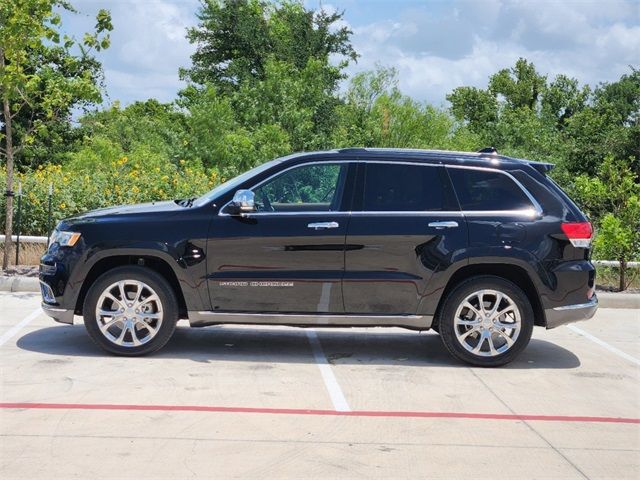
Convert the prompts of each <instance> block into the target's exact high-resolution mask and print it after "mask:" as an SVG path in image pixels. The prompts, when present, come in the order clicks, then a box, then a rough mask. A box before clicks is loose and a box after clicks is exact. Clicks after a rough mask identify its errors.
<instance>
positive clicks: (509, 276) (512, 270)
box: [434, 263, 547, 327]
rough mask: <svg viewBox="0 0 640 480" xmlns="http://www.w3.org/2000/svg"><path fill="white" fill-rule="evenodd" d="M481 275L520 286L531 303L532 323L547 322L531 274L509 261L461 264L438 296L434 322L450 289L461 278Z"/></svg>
mask: <svg viewBox="0 0 640 480" xmlns="http://www.w3.org/2000/svg"><path fill="white" fill-rule="evenodd" d="M482 275H492V276H495V277H500V278H504V279H505V280H509V281H510V282H512V283H514V284H515V285H517V286H518V287H519V288H521V289H522V291H523V292H524V293H525V295H526V296H527V298H528V299H529V302H530V303H531V308H532V309H533V315H534V324H535V325H536V326H542V327H544V326H546V324H547V322H546V317H545V314H544V308H543V307H542V302H541V301H540V295H539V292H538V289H537V288H536V285H535V283H534V282H533V280H532V279H531V276H530V275H529V273H528V272H527V271H526V270H525V269H524V268H523V267H520V266H518V265H514V264H509V263H475V264H470V265H465V266H462V267H460V268H459V269H458V270H456V271H455V272H454V273H453V274H452V275H451V277H450V278H449V281H448V282H447V285H446V286H445V288H444V291H443V292H442V296H441V297H440V301H439V302H438V307H437V308H436V313H435V315H434V324H436V323H437V322H438V321H439V320H438V318H439V314H440V311H441V309H442V307H443V305H444V302H445V299H446V298H447V296H448V295H449V293H450V292H451V290H453V289H454V288H455V287H456V286H457V285H458V284H459V283H460V282H461V281H463V280H466V279H468V278H471V277H477V276H482Z"/></svg>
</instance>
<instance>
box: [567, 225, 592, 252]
mask: <svg viewBox="0 0 640 480" xmlns="http://www.w3.org/2000/svg"><path fill="white" fill-rule="evenodd" d="M562 231H563V232H564V234H565V235H566V236H567V238H568V239H569V241H570V242H571V245H573V246H574V247H581V248H589V247H590V246H591V235H593V229H592V228H591V223H590V222H573V223H563V224H562Z"/></svg>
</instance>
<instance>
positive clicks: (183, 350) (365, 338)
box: [17, 325, 580, 369]
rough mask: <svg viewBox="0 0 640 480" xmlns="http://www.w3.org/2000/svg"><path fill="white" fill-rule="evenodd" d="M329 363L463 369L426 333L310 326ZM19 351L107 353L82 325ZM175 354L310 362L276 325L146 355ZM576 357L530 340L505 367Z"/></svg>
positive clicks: (205, 333) (206, 334) (570, 361)
mask: <svg viewBox="0 0 640 480" xmlns="http://www.w3.org/2000/svg"><path fill="white" fill-rule="evenodd" d="M315 331H316V332H317V335H318V338H319V339H320V343H321V345H322V349H323V350H324V353H325V355H326V358H327V360H328V361H329V363H331V364H334V365H343V364H350V365H397V366H401V365H408V366H432V367H437V366H441V367H466V366H467V365H465V364H463V363H461V362H458V361H457V360H455V359H454V358H453V357H452V356H451V355H449V353H448V352H447V351H446V350H445V348H444V346H443V345H442V343H441V341H440V339H439V338H438V335H437V334H435V333H432V332H429V333H416V332H410V331H407V332H398V331H397V330H394V331H385V329H382V328H375V329H374V328H372V329H369V330H367V331H364V332H363V331H362V330H359V331H350V330H347V329H345V330H334V329H332V330H322V329H315ZM17 346H18V347H19V348H21V349H23V350H28V351H32V352H38V353H44V354H49V355H65V356H79V357H105V356H106V357H108V356H109V355H108V354H106V353H104V352H103V351H101V350H100V349H99V348H98V347H97V346H95V345H94V344H93V342H92V341H91V340H90V339H89V337H88V336H87V333H86V331H85V329H84V326H83V325H74V326H63V325H60V326H53V327H47V328H42V329H40V330H35V331H32V332H29V333H27V334H25V335H23V336H22V337H21V338H19V339H18V342H17ZM146 358H148V359H157V360H162V359H166V358H177V359H185V360H191V361H195V362H201V363H209V362H215V361H225V362H233V361H236V362H271V363H314V362H315V359H314V356H313V353H312V351H311V348H310V346H309V342H308V340H307V337H306V333H305V330H304V329H295V328H282V327H267V328H265V327H259V328H251V327H236V326H225V327H207V328H200V329H198V328H189V327H183V326H179V327H178V328H177V329H176V332H175V334H174V336H173V338H172V339H171V340H170V342H169V343H168V344H167V345H166V346H165V347H164V348H163V349H162V350H160V351H159V352H157V353H155V354H153V355H151V356H148V357H146ZM579 366H580V360H579V359H578V357H577V356H576V355H574V354H573V353H572V352H570V351H569V350H567V349H565V348H563V347H561V346H559V345H556V344H554V343H551V342H547V341H544V340H538V339H532V340H531V343H530V344H529V346H528V347H527V348H526V349H525V351H524V352H523V353H522V354H521V355H520V356H519V357H518V358H517V359H516V360H515V361H513V362H512V363H510V364H509V365H508V366H507V367H505V368H509V369H535V368H547V369H572V368H577V367H579Z"/></svg>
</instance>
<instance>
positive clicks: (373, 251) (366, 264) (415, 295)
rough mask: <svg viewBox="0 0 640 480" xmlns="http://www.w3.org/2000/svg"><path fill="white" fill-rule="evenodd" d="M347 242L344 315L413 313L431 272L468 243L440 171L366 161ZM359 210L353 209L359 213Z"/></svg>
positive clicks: (425, 293)
mask: <svg viewBox="0 0 640 480" xmlns="http://www.w3.org/2000/svg"><path fill="white" fill-rule="evenodd" d="M362 170H363V171H361V172H359V178H358V187H357V189H356V191H357V192H360V193H359V195H361V199H360V205H359V206H358V200H357V199H356V200H355V201H354V211H353V213H352V218H351V221H350V222H349V229H348V232H347V240H346V254H345V277H344V281H343V292H344V302H345V312H346V313H348V314H349V313H354V314H371V315H415V314H417V313H418V314H419V313H420V312H418V306H419V304H420V302H421V300H422V299H423V298H424V297H425V296H428V295H430V294H441V293H442V292H431V291H430V289H429V280H430V278H431V276H432V275H433V273H434V272H435V271H438V270H439V269H444V268H446V266H447V265H448V264H449V263H450V262H451V260H452V259H451V256H452V254H453V252H455V251H456V250H459V249H463V248H464V247H465V246H466V244H467V226H466V224H465V221H464V218H463V216H462V213H461V212H460V211H459V207H458V206H457V202H456V200H455V197H454V196H453V195H454V194H453V191H452V189H451V186H450V183H449V180H448V178H447V177H446V172H445V171H444V167H442V166H438V165H430V164H423V163H413V164H411V163H400V162H387V163H384V162H373V161H372V162H366V163H365V164H364V168H363V169H362ZM358 207H359V208H358Z"/></svg>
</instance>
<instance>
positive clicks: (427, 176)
mask: <svg viewBox="0 0 640 480" xmlns="http://www.w3.org/2000/svg"><path fill="white" fill-rule="evenodd" d="M439 168H440V167H431V166H426V165H405V164H393V163H368V164H367V169H366V173H365V182H364V204H363V210H364V211H369V212H380V211H396V212H400V211H403V212H423V211H437V210H442V209H443V203H444V202H443V191H442V182H441V180H440V174H439Z"/></svg>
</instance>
